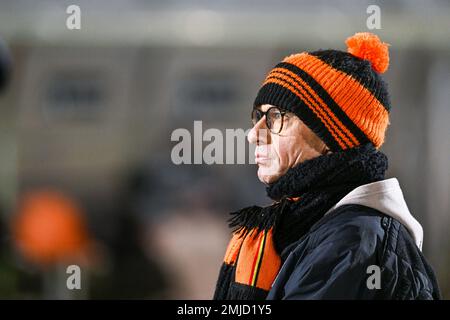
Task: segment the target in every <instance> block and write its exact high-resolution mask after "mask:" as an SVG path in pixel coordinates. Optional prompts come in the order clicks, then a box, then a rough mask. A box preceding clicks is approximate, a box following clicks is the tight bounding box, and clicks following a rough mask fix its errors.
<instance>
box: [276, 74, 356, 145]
mask: <svg viewBox="0 0 450 320" xmlns="http://www.w3.org/2000/svg"><path fill="white" fill-rule="evenodd" d="M279 72H282V73H287V74H288V75H289V76H290V77H292V78H294V79H295V80H297V81H298V82H299V83H301V84H302V86H303V87H304V88H306V90H305V91H306V93H308V94H310V95H311V96H313V97H314V98H315V99H316V101H318V103H319V104H320V106H321V107H322V109H323V110H325V112H326V115H327V118H331V119H332V120H333V121H334V123H335V124H336V125H337V126H338V129H340V130H341V131H342V132H344V133H345V134H342V135H341V136H342V137H343V138H344V139H345V141H346V142H347V144H348V145H350V147H352V146H354V145H359V144H360V143H359V141H358V139H356V137H355V136H354V135H353V134H352V133H351V131H350V130H348V129H347V127H346V126H345V125H344V124H343V123H342V122H341V121H340V120H339V118H337V117H336V116H335V114H334V112H333V111H332V110H330V108H329V107H328V105H327V104H326V103H325V102H324V101H323V100H322V99H321V98H320V96H319V95H317V93H316V92H315V91H314V90H313V89H312V88H311V87H310V86H309V85H308V83H306V82H305V81H304V80H303V79H302V78H300V77H299V76H298V75H296V74H295V73H293V72H292V71H290V70H287V69H284V68H274V69H273V70H272V71H271V73H274V74H277V75H279V74H280V73H279ZM269 76H270V74H269ZM284 79H285V78H284ZM288 79H289V78H288ZM289 80H290V79H289ZM290 83H291V84H292V85H294V86H295V87H298V89H300V90H302V88H301V87H299V86H298V85H297V84H296V83H295V82H292V80H290ZM305 96H306V95H305ZM311 100H312V99H311ZM311 103H313V101H311ZM317 108H318V109H319V110H321V108H320V107H318V106H317ZM330 123H332V122H331V121H330ZM338 132H339V131H338ZM348 138H350V139H351V142H349V141H348Z"/></svg>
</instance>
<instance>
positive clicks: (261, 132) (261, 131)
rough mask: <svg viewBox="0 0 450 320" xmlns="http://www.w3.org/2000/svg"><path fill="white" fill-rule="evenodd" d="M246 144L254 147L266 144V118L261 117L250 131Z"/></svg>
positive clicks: (267, 134)
mask: <svg viewBox="0 0 450 320" xmlns="http://www.w3.org/2000/svg"><path fill="white" fill-rule="evenodd" d="M247 139H248V142H249V143H253V144H256V145H260V144H267V143H268V140H269V129H268V128H267V126H266V117H265V116H264V117H262V118H261V119H260V120H259V121H258V122H257V123H256V124H255V125H254V126H253V128H252V129H251V130H250V132H249V133H248V136H247Z"/></svg>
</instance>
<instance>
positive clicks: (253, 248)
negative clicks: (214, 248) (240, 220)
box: [225, 229, 281, 290]
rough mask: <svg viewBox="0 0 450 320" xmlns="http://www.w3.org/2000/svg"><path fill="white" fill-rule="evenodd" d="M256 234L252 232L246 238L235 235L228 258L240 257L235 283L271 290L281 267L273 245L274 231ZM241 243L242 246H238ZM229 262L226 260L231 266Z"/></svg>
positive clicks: (229, 248)
mask: <svg viewBox="0 0 450 320" xmlns="http://www.w3.org/2000/svg"><path fill="white" fill-rule="evenodd" d="M254 233H255V230H252V231H251V232H250V233H249V234H247V236H246V237H245V238H237V237H236V236H237V234H235V235H233V237H232V239H231V241H230V244H229V245H228V249H227V255H226V257H227V256H228V255H229V256H230V257H231V256H234V255H235V254H236V255H238V259H237V265H236V274H235V282H237V283H241V284H245V285H249V286H256V287H258V288H260V289H263V290H270V288H271V286H272V283H273V281H274V280H275V277H276V276H277V274H278V271H279V269H280V267H281V258H280V257H279V256H278V254H277V253H276V251H275V247H274V245H273V238H272V237H273V232H272V229H270V230H269V231H266V232H259V233H258V235H257V236H256V235H254ZM239 241H240V246H239V245H236V244H237V243H238V242H239ZM229 250H231V251H232V252H231V251H230V252H228V251H229ZM228 262H231V261H230V260H228ZM228 262H227V260H225V263H227V264H230V263H228ZM233 263H236V260H234V261H233Z"/></svg>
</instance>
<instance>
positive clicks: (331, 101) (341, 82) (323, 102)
mask: <svg viewBox="0 0 450 320" xmlns="http://www.w3.org/2000/svg"><path fill="white" fill-rule="evenodd" d="M346 44H347V47H348V52H343V51H338V50H320V51H315V52H302V53H298V54H293V55H290V56H288V57H286V58H285V59H284V60H283V61H282V62H281V63H279V64H277V65H276V66H275V67H274V68H273V69H272V70H271V71H270V72H269V74H268V75H267V77H266V79H265V81H264V83H263V84H262V87H261V88H260V90H259V92H258V95H257V97H256V99H255V103H254V105H255V106H259V105H263V104H271V105H275V106H278V107H280V108H283V109H285V110H287V111H291V112H293V113H294V114H296V115H297V116H298V117H299V118H300V119H301V120H302V121H303V122H304V123H305V124H306V125H307V126H308V127H309V128H310V129H311V130H312V131H313V132H315V133H316V134H317V135H318V136H319V137H320V138H321V139H322V140H323V141H324V142H325V143H326V145H327V146H328V147H329V148H330V149H331V150H332V151H338V150H345V149H348V148H353V147H355V146H358V145H361V144H365V143H368V142H372V143H373V145H374V146H375V147H376V148H379V147H380V146H381V145H382V144H383V142H384V136H385V131H386V128H387V126H388V125H389V110H390V101H389V94H388V90H387V85H386V83H385V82H384V81H383V79H382V78H381V76H380V74H381V73H384V72H385V71H386V70H387V68H388V66H389V52H388V44H386V43H383V42H381V40H380V39H379V38H378V37H377V36H376V35H374V34H372V33H356V34H355V35H354V36H352V37H350V38H348V39H347V41H346Z"/></svg>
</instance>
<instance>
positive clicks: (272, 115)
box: [252, 107, 286, 134]
mask: <svg viewBox="0 0 450 320" xmlns="http://www.w3.org/2000/svg"><path fill="white" fill-rule="evenodd" d="M285 114H286V111H284V110H280V108H278V107H270V108H269V109H267V111H266V112H263V111H261V110H259V109H256V108H253V110H252V123H253V126H255V125H256V124H257V123H258V122H259V120H261V119H262V117H264V116H266V126H267V128H269V130H270V132H272V133H274V134H278V133H280V132H281V130H282V129H283V119H284V115H285Z"/></svg>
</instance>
